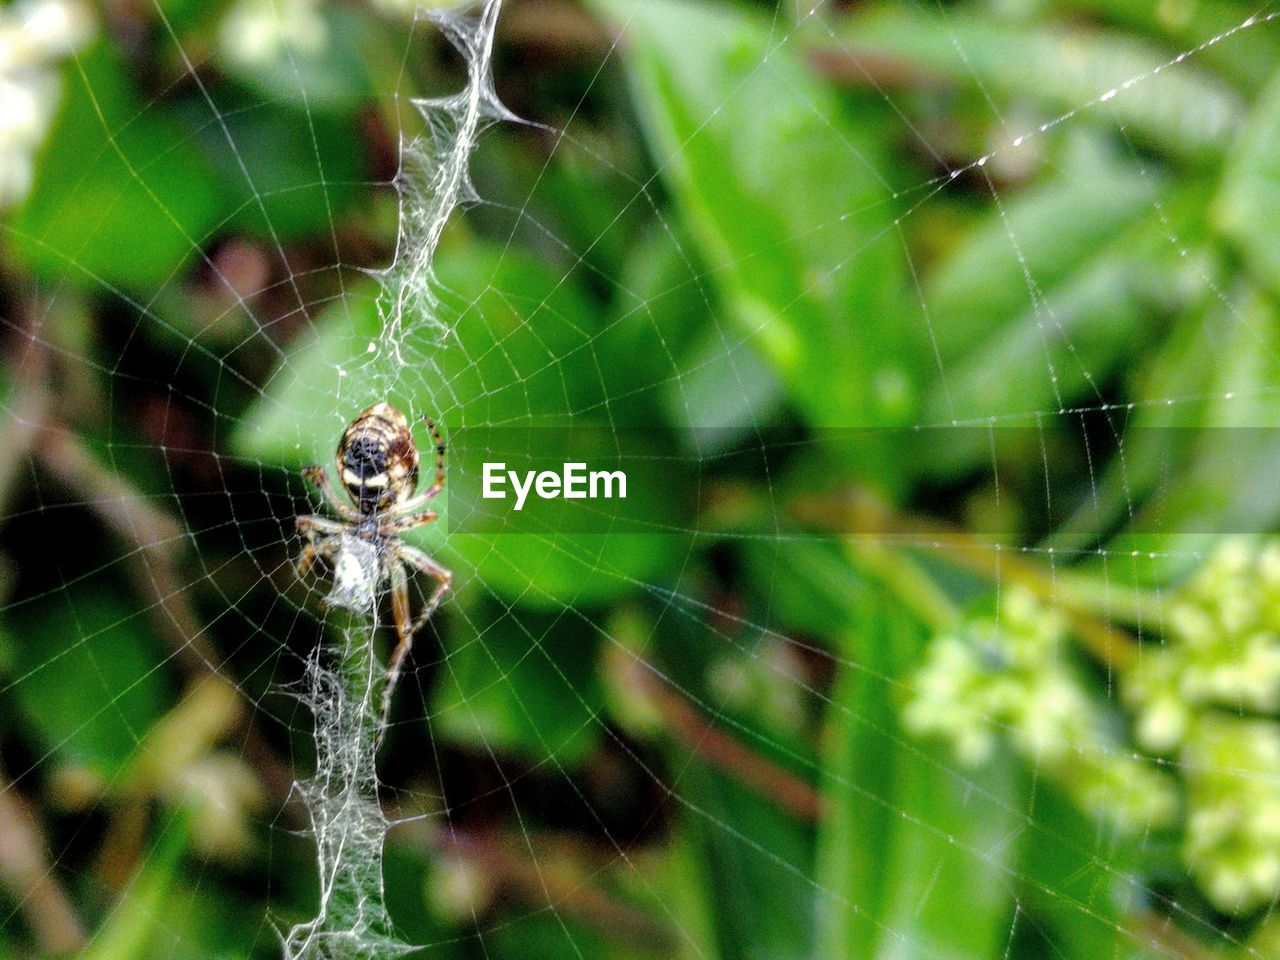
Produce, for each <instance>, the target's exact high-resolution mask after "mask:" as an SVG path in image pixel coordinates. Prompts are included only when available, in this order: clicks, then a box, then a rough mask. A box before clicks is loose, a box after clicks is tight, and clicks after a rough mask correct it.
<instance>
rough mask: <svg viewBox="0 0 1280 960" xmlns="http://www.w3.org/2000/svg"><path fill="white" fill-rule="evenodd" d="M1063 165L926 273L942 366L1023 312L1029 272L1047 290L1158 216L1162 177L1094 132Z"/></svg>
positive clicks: (980, 224) (1007, 201) (990, 216)
mask: <svg viewBox="0 0 1280 960" xmlns="http://www.w3.org/2000/svg"><path fill="white" fill-rule="evenodd" d="M1063 166H1064V167H1065V168H1066V169H1067V170H1068V171H1069V172H1068V173H1064V174H1062V175H1058V176H1052V177H1049V178H1046V179H1045V180H1043V181H1040V182H1037V183H1034V184H1032V185H1030V186H1028V187H1027V188H1026V189H1024V190H1023V191H1022V192H1020V193H1016V194H1010V195H1007V196H1005V197H1004V198H1003V201H1002V205H1003V210H998V209H995V208H994V207H992V208H990V209H988V210H987V212H986V214H985V216H983V217H982V218H981V219H980V220H978V221H977V222H976V223H975V224H974V226H973V227H972V228H971V229H970V231H969V232H968V234H967V235H965V236H964V237H962V238H960V240H959V242H957V243H955V244H954V246H953V247H952V249H951V250H950V252H949V253H948V255H947V256H946V257H945V259H943V260H942V261H941V262H940V263H939V264H938V265H937V266H936V267H935V268H934V269H932V270H931V271H930V273H929V276H928V277H927V279H926V281H925V284H924V299H925V302H926V303H927V304H928V306H929V314H930V318H931V320H932V324H933V329H934V335H935V336H936V338H937V343H938V351H939V353H940V354H941V357H942V364H943V368H944V370H947V369H950V367H951V365H952V364H954V363H956V362H957V361H959V360H960V359H961V358H962V357H964V356H965V355H966V354H968V353H969V352H970V351H971V350H973V349H974V348H975V347H980V346H982V345H984V344H987V343H989V342H990V341H991V340H992V339H993V338H995V337H998V336H1000V335H1001V333H1002V331H1003V330H1004V328H1006V327H1007V326H1008V325H1009V324H1011V323H1012V322H1014V321H1015V319H1016V318H1020V317H1023V316H1025V315H1026V314H1027V312H1028V311H1029V310H1030V307H1031V305H1032V298H1031V291H1030V290H1029V289H1028V287H1027V274H1028V273H1029V274H1030V275H1031V276H1032V277H1034V278H1035V283H1036V286H1037V287H1038V288H1039V289H1041V290H1043V291H1051V290H1052V289H1053V288H1054V287H1056V286H1058V285H1059V284H1061V283H1063V282H1065V281H1068V280H1070V279H1071V278H1072V277H1073V276H1076V275H1078V274H1079V273H1080V272H1081V271H1082V270H1083V269H1085V268H1086V265H1087V264H1088V263H1089V262H1090V261H1092V260H1094V259H1095V258H1096V256H1097V253H1098V250H1099V248H1101V247H1104V246H1107V245H1109V244H1110V243H1112V242H1113V241H1114V240H1115V239H1116V238H1117V237H1118V236H1119V235H1120V234H1121V233H1122V232H1123V231H1125V230H1126V229H1129V228H1131V227H1132V225H1134V224H1136V223H1138V222H1140V221H1143V220H1144V219H1146V218H1148V217H1149V216H1151V215H1152V204H1153V203H1154V201H1155V200H1156V199H1157V196H1158V194H1157V192H1156V185H1157V181H1155V180H1154V179H1152V178H1151V177H1144V176H1142V175H1141V174H1140V173H1139V172H1138V171H1137V170H1135V169H1134V168H1133V165H1132V164H1127V163H1124V162H1122V161H1121V160H1119V159H1117V158H1116V157H1114V156H1112V155H1111V154H1110V152H1109V151H1107V150H1105V149H1104V148H1103V146H1102V144H1100V143H1099V142H1098V141H1097V140H1096V139H1095V138H1093V137H1081V138H1077V139H1076V140H1075V141H1074V142H1073V144H1072V145H1071V148H1070V149H1069V150H1068V151H1067V155H1066V156H1065V157H1064V158H1063ZM1011 238H1012V239H1011ZM987 412H988V413H995V412H997V411H987Z"/></svg>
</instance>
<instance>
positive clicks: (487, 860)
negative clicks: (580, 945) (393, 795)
mask: <svg viewBox="0 0 1280 960" xmlns="http://www.w3.org/2000/svg"><path fill="white" fill-rule="evenodd" d="M393 819H394V817H393ZM392 836H393V837H395V838H396V839H397V840H399V841H400V842H407V843H411V844H413V845H415V846H417V847H419V848H421V849H423V850H426V851H427V853H428V854H430V855H431V856H433V857H437V858H448V860H449V861H450V862H451V863H457V864H460V865H463V866H464V867H465V868H466V869H467V870H469V871H472V872H473V873H474V874H475V876H476V880H477V882H478V883H479V884H480V885H481V889H480V890H478V891H475V894H476V896H475V897H474V902H472V903H470V904H468V907H469V908H471V909H474V912H475V913H476V914H479V913H482V912H484V911H485V910H486V909H488V906H489V905H490V903H491V902H492V901H493V900H494V899H495V898H498V897H501V896H503V895H510V896H514V897H516V898H518V899H519V900H520V901H522V902H523V903H526V904H528V905H530V906H532V907H536V908H544V907H551V908H553V909H554V910H556V911H557V912H563V913H565V914H566V915H569V916H572V917H573V918H575V919H577V920H579V921H580V922H582V923H585V924H588V925H590V926H593V927H595V928H597V929H599V930H601V931H603V932H604V933H606V934H608V935H609V936H611V937H615V938H618V939H620V940H624V941H627V942H630V943H637V944H639V945H641V946H644V947H647V948H649V949H651V950H653V951H655V952H658V953H660V954H661V955H666V956H669V955H671V948H672V945H673V944H674V942H675V939H676V938H675V935H674V932H673V931H672V930H670V929H669V928H668V927H666V926H665V925H664V924H662V923H661V922H660V921H658V920H657V919H655V918H654V917H652V916H650V915H649V914H648V913H646V912H644V911H643V910H641V909H639V908H637V907H634V906H632V905H631V904H628V903H622V902H620V901H618V900H617V899H615V898H614V897H611V896H609V895H608V894H606V893H604V892H603V891H602V890H601V889H600V886H599V882H598V879H597V877H598V874H599V873H600V872H601V870H602V869H603V868H604V867H606V866H607V865H608V862H609V861H608V859H607V858H606V856H605V855H604V854H599V855H597V854H595V853H594V851H593V850H592V849H591V848H589V847H588V845H586V844H584V843H582V842H581V841H580V840H578V839H577V838H575V837H571V836H567V835H548V834H542V835H539V836H536V837H524V836H521V837H513V836H510V835H508V834H506V833H504V832H502V831H498V830H480V831H478V830H463V829H456V828H455V829H453V830H447V831H446V830H440V829H436V828H434V827H432V826H431V825H430V824H428V823H427V821H423V820H413V819H407V820H401V821H400V824H399V825H398V826H397V827H396V829H395V831H394V833H393V834H392ZM530 845H532V848H533V849H534V853H533V854H532V856H526V855H525V854H523V853H522V852H521V850H522V849H524V848H527V847H529V846H530ZM467 912H470V911H467Z"/></svg>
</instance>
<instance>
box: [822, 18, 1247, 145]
mask: <svg viewBox="0 0 1280 960" xmlns="http://www.w3.org/2000/svg"><path fill="white" fill-rule="evenodd" d="M1202 39H1204V38H1202ZM820 42H821V41H820ZM826 43H827V45H828V46H829V47H830V49H831V52H832V53H833V54H834V55H837V56H840V55H843V56H849V55H853V56H864V57H865V56H877V55H878V56H881V57H884V56H889V57H892V58H893V59H894V60H895V61H896V62H898V63H900V64H903V65H905V66H909V67H911V68H913V69H915V70H917V71H919V73H920V74H921V75H922V76H924V77H938V76H941V77H945V78H946V79H948V80H949V81H952V82H954V83H957V84H963V85H964V86H966V87H970V88H971V89H972V90H973V91H974V93H975V94H976V95H989V96H992V97H995V98H996V99H998V100H1003V101H1005V102H1008V101H1012V100H1018V101H1022V100H1032V101H1035V102H1037V103H1039V104H1041V105H1042V106H1043V107H1045V108H1048V109H1049V110H1051V111H1053V112H1054V114H1056V115H1062V114H1066V113H1071V114H1072V117H1073V119H1072V123H1073V124H1077V123H1080V122H1087V121H1089V120H1094V121H1095V122H1097V123H1100V124H1102V125H1104V126H1106V127H1107V128H1109V129H1114V128H1117V127H1121V128H1123V129H1124V130H1125V131H1126V132H1127V133H1129V134H1131V135H1134V136H1137V137H1139V138H1141V139H1143V140H1146V141H1148V142H1150V143H1154V144H1157V145H1159V146H1161V147H1163V148H1166V149H1168V150H1170V151H1172V152H1174V153H1177V154H1179V155H1182V156H1187V157H1203V156H1205V155H1209V156H1214V155H1217V154H1220V153H1221V152H1223V151H1225V150H1226V149H1227V147H1228V146H1229V145H1230V144H1231V141H1232V138H1233V137H1234V136H1235V134H1236V132H1237V130H1238V129H1239V126H1240V123H1241V121H1242V119H1243V108H1242V104H1241V102H1240V97H1239V96H1238V95H1237V94H1236V93H1235V91H1233V90H1232V89H1231V88H1229V87H1227V86H1226V85H1225V84H1224V83H1222V82H1221V81H1220V80H1219V79H1218V78H1217V77H1215V76H1214V75H1213V74H1210V73H1208V72H1206V71H1205V70H1204V69H1203V68H1202V67H1201V65H1200V64H1198V63H1197V62H1196V61H1195V58H1192V59H1190V60H1187V61H1185V62H1183V63H1180V64H1177V65H1176V67H1172V68H1166V69H1164V70H1162V71H1161V73H1160V74H1159V76H1158V77H1157V76H1154V75H1153V74H1152V71H1153V70H1154V69H1155V68H1157V67H1162V66H1164V65H1165V64H1167V63H1168V62H1169V61H1170V60H1172V59H1173V54H1172V53H1171V52H1170V51H1169V50H1168V49H1167V48H1164V47H1161V46H1157V45H1155V44H1152V43H1149V42H1147V41H1145V40H1142V39H1139V38H1137V37H1134V36H1132V35H1129V34H1125V33H1120V32H1116V31H1108V30H1102V29H1098V28H1096V27H1094V28H1087V29H1086V28H1081V27H1077V26H1072V25H1066V24H1062V23H1053V22H1047V23H1035V24H1024V23H1019V22H1016V21H1012V20H1001V19H1000V18H998V17H994V16H991V15H990V14H985V13H980V12H965V11H963V10H961V9H955V10H952V9H948V10H946V12H945V14H942V13H939V12H937V11H934V10H932V9H928V8H920V7H906V6H901V5H898V4H873V5H869V6H866V7H864V8H862V9H861V11H860V12H859V13H858V14H857V15H855V16H851V17H849V18H848V20H847V21H846V22H845V24H844V25H843V26H842V27H841V28H840V31H839V35H838V39H837V42H836V43H834V44H833V43H831V41H830V40H827V41H826ZM1113 91H1114V92H1113ZM1108 94H1110V96H1107V95H1108ZM1104 96H1106V97H1107V99H1106V100H1105V101H1103V100H1102V98H1103V97H1104ZM1053 118H1054V117H1053V115H1052V114H1051V115H1048V116H1045V117H1044V119H1045V120H1049V119H1053ZM1035 131H1036V127H1035V126H1034V125H1029V126H1028V127H1027V129H1023V130H1017V131H1016V133H1010V135H1009V137H1008V139H1009V140H1010V141H1011V140H1012V139H1013V137H1014V136H1016V135H1018V134H1029V133H1035ZM1004 149H1017V148H1014V147H1012V146H1006V147H1004Z"/></svg>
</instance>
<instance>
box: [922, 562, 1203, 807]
mask: <svg viewBox="0 0 1280 960" xmlns="http://www.w3.org/2000/svg"><path fill="white" fill-rule="evenodd" d="M1065 640H1066V626H1065V624H1064V622H1063V620H1062V618H1061V616H1060V615H1059V614H1058V613H1057V612H1055V611H1053V610H1052V609H1049V608H1047V607H1046V606H1044V605H1043V604H1042V603H1040V602H1039V601H1038V600H1037V599H1036V598H1035V596H1034V595H1032V594H1031V593H1030V592H1029V591H1028V590H1026V589H1024V588H1022V587H1018V586H1014V587H1010V588H1008V589H1006V590H1005V591H1004V594H1003V596H1002V599H1001V601H1000V603H999V606H998V608H997V611H996V614H995V615H994V616H990V617H983V618H974V619H970V620H967V621H965V623H964V625H963V627H962V629H961V630H959V631H956V632H953V633H947V634H943V635H941V636H938V637H937V638H935V639H934V640H933V642H932V643H931V644H930V646H929V651H928V655H927V659H926V662H925V664H924V666H923V667H922V668H921V669H920V670H919V672H918V673H917V674H916V676H915V678H914V681H913V683H912V690H913V693H912V696H911V698H910V699H909V701H908V702H907V704H906V706H905V708H904V711H903V723H904V725H905V726H906V727H907V729H908V730H910V731H912V732H913V733H916V734H918V735H922V736H939V737H942V738H944V739H946V740H948V741H949V742H950V743H951V745H952V747H953V749H954V751H955V754H956V757H957V759H958V760H959V761H960V762H961V763H964V764H968V765H971V766H976V765H978V764H980V763H982V762H983V761H985V760H986V759H988V758H989V757H990V756H991V755H992V754H993V753H994V752H995V750H996V748H997V746H998V745H999V743H1000V742H1001V740H1006V741H1007V742H1008V743H1010V744H1011V745H1012V746H1013V748H1014V749H1015V750H1016V751H1017V752H1018V753H1019V754H1020V755H1021V756H1022V757H1024V758H1025V759H1026V760H1027V761H1028V762H1030V763H1032V764H1034V765H1035V767H1036V769H1037V771H1038V773H1039V774H1040V775H1041V776H1043V777H1046V778H1048V779H1051V780H1052V781H1053V782H1055V783H1056V784H1057V785H1058V786H1059V787H1060V788H1061V789H1063V790H1064V791H1065V792H1067V793H1068V794H1069V795H1070V796H1072V797H1073V798H1074V799H1075V801H1076V802H1077V803H1078V804H1079V805H1080V806H1081V807H1082V808H1084V809H1086V810H1088V811H1089V812H1091V813H1093V814H1095V815H1098V816H1102V817H1105V818H1106V819H1108V820H1109V821H1111V822H1112V823H1114V824H1115V825H1117V826H1118V827H1120V828H1122V829H1125V830H1131V831H1139V830H1146V829H1152V828H1158V827H1163V826H1167V825H1169V824H1171V823H1172V822H1173V820H1174V818H1175V816H1176V813H1177V807H1178V803H1177V793H1176V787H1175V784H1174V781H1173V779H1172V778H1171V777H1169V776H1168V775H1166V774H1164V773H1162V772H1160V771H1159V770H1157V769H1154V768H1153V767H1152V766H1150V765H1149V764H1147V763H1144V762H1143V761H1141V760H1139V759H1137V758H1135V757H1133V756H1132V755H1130V754H1127V753H1124V752H1121V750H1120V748H1119V745H1118V744H1117V743H1116V742H1114V740H1113V739H1112V738H1111V737H1110V736H1109V735H1108V732H1107V717H1106V714H1105V711H1104V709H1103V708H1102V706H1101V705H1099V704H1097V703H1095V702H1094V700H1093V699H1092V698H1091V697H1090V696H1089V695H1088V693H1087V692H1086V691H1085V687H1084V684H1083V683H1082V682H1081V680H1080V678H1079V676H1078V675H1077V672H1076V671H1075V670H1074V669H1073V668H1072V666H1071V664H1070V662H1069V661H1068V659H1067V658H1066V656H1065V655H1064V648H1065Z"/></svg>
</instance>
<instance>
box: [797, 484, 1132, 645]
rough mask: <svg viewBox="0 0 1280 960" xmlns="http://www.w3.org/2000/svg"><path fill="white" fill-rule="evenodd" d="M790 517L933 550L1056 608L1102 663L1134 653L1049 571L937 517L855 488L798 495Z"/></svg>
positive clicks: (855, 535)
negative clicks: (1078, 603) (908, 510)
mask: <svg viewBox="0 0 1280 960" xmlns="http://www.w3.org/2000/svg"><path fill="white" fill-rule="evenodd" d="M791 516H792V517H793V518H794V519H795V520H797V521H798V522H800V523H801V524H805V525H808V526H818V527H821V528H823V529H825V530H830V531H839V532H841V533H844V534H846V535H847V536H849V537H851V538H852V539H853V540H854V541H855V542H856V540H857V539H858V538H860V537H874V538H876V541H877V543H885V542H892V543H896V544H897V545H899V546H903V547H921V548H928V549H934V550H938V551H940V552H941V553H943V554H944V555H945V556H946V557H947V558H948V559H949V560H951V562H952V563H954V564H956V565H957V566H960V567H963V568H964V569H966V570H969V571H972V572H973V573H976V574H978V575H980V576H982V577H985V578H987V579H990V580H1005V581H1008V582H1011V583H1017V584H1020V585H1022V586H1024V587H1026V588H1027V589H1028V590H1030V591H1031V592H1032V593H1033V594H1035V595H1036V596H1037V597H1038V598H1039V599H1040V600H1042V601H1043V602H1045V603H1047V604H1049V605H1050V606H1053V607H1055V608H1057V609H1059V610H1061V611H1062V612H1063V613H1064V614H1065V615H1066V617H1067V619H1068V621H1069V623H1070V625H1071V628H1072V630H1073V631H1074V632H1075V634H1076V636H1078V637H1079V638H1080V639H1081V641H1083V642H1084V644H1085V645H1086V646H1087V647H1088V648H1089V650H1090V651H1091V652H1092V653H1093V655H1094V656H1096V657H1097V658H1098V659H1099V660H1101V661H1102V662H1103V663H1105V664H1108V665H1109V666H1112V667H1115V668H1118V669H1123V668H1124V667H1127V666H1129V665H1130V664H1131V663H1132V662H1133V660H1134V658H1135V657H1136V656H1137V653H1138V646H1137V643H1136V641H1135V640H1134V638H1133V637H1132V636H1131V635H1129V634H1128V633H1126V632H1125V631H1123V630H1118V629H1116V628H1115V627H1113V626H1111V625H1110V624H1107V623H1103V622H1102V621H1100V620H1098V619H1096V618H1095V617H1094V616H1093V615H1092V613H1091V612H1090V611H1087V610H1082V609H1079V608H1077V607H1075V606H1072V605H1071V603H1070V601H1069V599H1068V598H1064V597H1063V596H1062V595H1061V594H1060V593H1059V592H1058V590H1057V589H1056V586H1055V583H1054V578H1053V575H1052V573H1051V572H1048V571H1046V570H1044V569H1043V568H1042V567H1040V566H1038V565H1037V564H1034V563H1029V562H1028V561H1026V560H1024V559H1023V558H1022V557H1021V556H1019V554H1018V551H1017V550H1016V549H1004V548H1002V547H1001V546H1000V545H999V544H993V543H987V542H984V541H983V540H981V539H979V538H978V537H976V536H974V535H973V534H971V533H968V532H966V531H964V530H961V529H959V528H957V527H953V526H951V525H949V524H946V523H943V522H942V521H939V520H933V519H926V518H922V517H916V516H912V515H910V514H905V513H901V512H899V511H897V510H894V509H893V508H891V507H889V506H888V505H886V504H884V503H883V502H881V501H880V500H879V499H877V498H876V497H874V496H873V495H871V494H870V493H868V492H866V491H864V490H860V489H856V488H850V489H848V490H846V491H843V492H842V493H839V494H836V495H833V496H827V497H812V498H800V499H797V500H795V501H793V503H792V505H791ZM992 558H994V560H993V559H992Z"/></svg>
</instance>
